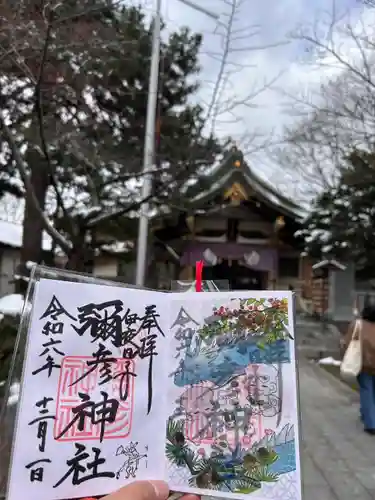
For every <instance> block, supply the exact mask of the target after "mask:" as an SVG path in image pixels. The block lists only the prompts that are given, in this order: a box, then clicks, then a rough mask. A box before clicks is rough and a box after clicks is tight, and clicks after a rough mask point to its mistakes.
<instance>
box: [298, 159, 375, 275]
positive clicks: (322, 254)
mask: <svg viewBox="0 0 375 500" xmlns="http://www.w3.org/2000/svg"><path fill="white" fill-rule="evenodd" d="M373 163H374V155H373V154H369V153H365V152H361V151H354V152H353V153H352V154H351V155H349V157H348V160H347V163H346V165H345V166H344V167H343V169H342V174H341V177H340V180H339V183H338V185H337V187H335V188H333V189H331V190H327V191H325V192H323V193H322V194H321V195H320V196H318V198H317V199H316V200H315V201H314V203H313V206H312V210H311V213H310V214H309V216H308V217H307V219H306V220H305V223H304V229H303V230H302V231H301V235H302V236H303V237H304V238H305V243H306V250H307V251H308V253H309V254H310V255H312V256H314V257H317V258H332V257H333V258H337V259H344V260H345V259H349V260H353V261H354V262H355V263H356V266H357V268H358V269H361V270H362V271H363V272H365V273H371V275H373V274H374V273H375V177H374V176H371V175H370V176H369V174H370V172H371V169H372V165H373ZM365 173H366V175H365Z"/></svg>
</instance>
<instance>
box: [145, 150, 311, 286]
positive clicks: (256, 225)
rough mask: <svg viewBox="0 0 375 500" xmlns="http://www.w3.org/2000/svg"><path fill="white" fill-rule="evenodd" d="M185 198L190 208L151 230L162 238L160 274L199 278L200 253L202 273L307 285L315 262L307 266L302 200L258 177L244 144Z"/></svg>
mask: <svg viewBox="0 0 375 500" xmlns="http://www.w3.org/2000/svg"><path fill="white" fill-rule="evenodd" d="M184 198H186V199H187V200H188V201H187V202H186V203H184V207H185V208H186V211H185V212H184V213H177V214H175V215H172V216H171V217H168V218H167V219H164V220H163V222H162V224H161V225H160V226H159V227H157V228H156V227H155V228H154V230H153V233H154V235H155V237H156V239H157V240H159V241H162V242H163V243H164V245H165V246H164V253H163V252H158V256H157V260H158V261H159V263H160V266H158V267H159V274H160V280H161V282H162V281H163V280H165V281H168V280H169V281H170V280H171V279H174V280H176V279H179V280H192V279H194V272H195V263H196V262H197V261H199V260H203V261H204V268H203V279H207V280H229V285H230V288H231V289H232V290H241V289H242V290H244V289H248V290H257V289H259V290H265V289H270V290H285V289H288V288H290V287H293V288H294V289H301V285H302V282H303V281H304V282H305V285H306V286H307V285H308V283H307V282H306V280H307V281H308V280H310V279H311V269H310V267H311V266H310V265H309V266H308V269H306V264H307V262H304V261H303V258H301V252H302V251H303V241H302V240H301V239H298V238H297V237H296V236H295V233H296V231H297V230H298V229H299V228H300V225H301V221H302V218H303V215H304V213H303V211H302V209H301V207H299V206H298V205H297V204H296V203H294V202H293V201H292V200H290V199H288V198H287V197H286V196H284V195H283V194H281V193H279V192H277V191H276V190H275V189H274V188H272V187H271V186H270V185H268V184H267V183H266V182H264V181H263V180H261V179H260V178H259V176H257V175H256V173H255V172H254V170H253V169H252V168H251V167H249V165H248V164H247V163H246V162H245V160H244V158H243V155H242V154H241V152H240V151H239V150H237V149H235V148H234V149H232V150H231V151H230V152H229V153H228V154H227V155H226V157H225V158H224V159H223V161H222V162H221V163H220V164H219V165H217V166H215V167H213V168H212V170H211V171H210V172H209V173H208V174H207V176H205V178H204V179H203V180H202V179H201V178H200V179H199V181H198V182H196V183H195V184H194V185H190V186H189V187H187V188H186V192H185V194H184ZM165 248H171V249H173V251H174V252H175V254H176V255H177V259H178V262H176V259H175V261H174V262H173V259H171V258H170V255H168V252H167V251H166V250H165ZM162 286H165V287H168V284H167V283H164V284H162Z"/></svg>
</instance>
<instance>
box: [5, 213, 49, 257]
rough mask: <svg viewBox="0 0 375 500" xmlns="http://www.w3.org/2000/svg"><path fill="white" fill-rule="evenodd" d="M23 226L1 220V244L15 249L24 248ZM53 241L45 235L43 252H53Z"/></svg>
mask: <svg viewBox="0 0 375 500" xmlns="http://www.w3.org/2000/svg"><path fill="white" fill-rule="evenodd" d="M22 233H23V227H22V224H19V223H17V222H9V221H5V220H0V243H2V244H3V245H9V246H11V247H14V248H21V246H22ZM51 248H52V241H51V238H50V236H49V235H48V234H46V233H44V234H43V250H46V251H48V250H51Z"/></svg>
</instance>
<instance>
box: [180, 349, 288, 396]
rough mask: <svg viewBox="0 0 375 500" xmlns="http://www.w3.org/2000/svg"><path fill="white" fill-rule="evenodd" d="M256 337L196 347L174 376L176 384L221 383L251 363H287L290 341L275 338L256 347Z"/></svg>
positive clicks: (243, 370) (241, 371)
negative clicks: (268, 343) (203, 347)
mask: <svg viewBox="0 0 375 500" xmlns="http://www.w3.org/2000/svg"><path fill="white" fill-rule="evenodd" d="M258 341H259V339H256V340H253V341H251V340H248V339H247V340H243V341H238V342H235V343H233V344H227V345H220V346H215V347H212V348H206V349H202V350H201V351H200V350H199V349H198V350H197V352H196V353H195V354H194V355H186V357H185V359H184V361H183V362H182V364H181V365H180V367H179V370H178V372H177V373H175V375H174V383H175V385H176V386H178V387H183V386H185V385H190V384H191V385H194V384H198V383H199V382H202V381H210V382H213V383H214V384H217V385H223V384H225V383H226V382H227V381H229V380H230V379H231V378H232V377H233V376H234V375H240V374H241V373H244V372H245V368H246V367H247V366H249V365H250V364H266V365H271V364H277V363H290V345H289V344H290V342H289V340H278V341H276V342H274V343H273V344H271V345H266V346H265V347H264V348H263V349H261V348H259V347H258V345H257V342H258Z"/></svg>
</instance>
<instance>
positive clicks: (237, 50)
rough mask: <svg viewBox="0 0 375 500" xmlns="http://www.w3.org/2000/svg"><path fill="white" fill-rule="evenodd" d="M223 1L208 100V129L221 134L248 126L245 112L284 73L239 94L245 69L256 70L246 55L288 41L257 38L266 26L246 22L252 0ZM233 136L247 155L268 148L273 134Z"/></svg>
mask: <svg viewBox="0 0 375 500" xmlns="http://www.w3.org/2000/svg"><path fill="white" fill-rule="evenodd" d="M221 3H222V10H221V12H220V21H219V22H218V24H217V27H216V29H215V32H214V34H215V35H216V39H217V49H216V50H214V51H212V50H210V51H207V52H206V55H207V56H208V57H209V59H210V60H211V61H212V62H213V63H214V64H215V66H216V75H215V78H214V79H212V80H206V81H205V85H206V86H207V87H208V88H209V89H210V91H209V92H208V97H207V100H206V102H205V103H204V106H205V118H206V123H207V130H208V131H209V132H211V133H212V134H221V133H222V131H223V130H227V129H228V128H229V129H230V128H231V126H233V125H236V126H238V125H239V124H242V125H245V120H244V114H246V113H247V112H248V111H249V109H254V108H255V107H256V106H257V104H256V100H257V98H259V97H260V96H261V94H262V93H264V92H266V91H267V90H268V89H270V88H271V87H272V86H273V85H274V84H275V83H276V82H277V80H278V79H279V78H280V76H281V74H282V73H277V74H275V75H274V77H273V78H271V79H270V80H267V81H254V82H253V83H249V88H248V90H247V92H246V94H243V95H238V92H237V90H236V84H237V82H238V81H239V80H240V79H241V78H243V72H244V71H246V70H247V69H249V68H253V69H254V74H255V73H256V66H255V65H253V64H252V63H251V62H249V63H248V64H247V65H246V64H244V62H243V57H244V56H245V55H247V56H249V60H250V59H251V54H252V53H254V54H256V53H258V52H259V51H263V50H268V49H272V48H276V47H279V46H280V45H282V44H285V43H288V42H286V41H285V40H280V41H277V42H275V43H270V44H259V43H256V42H255V41H254V40H255V39H256V38H257V37H258V36H259V35H260V34H261V33H262V26H260V25H256V24H251V23H246V22H244V19H246V18H247V16H248V12H247V7H248V6H250V1H249V0H221ZM244 128H246V127H244ZM232 139H233V140H234V141H235V142H236V144H237V145H238V147H239V148H241V150H242V152H243V153H244V154H245V155H250V154H251V153H254V152H256V151H259V150H262V149H264V148H265V146H266V145H267V144H268V143H269V142H270V137H269V135H267V134H265V133H264V131H261V130H259V129H258V130H251V131H249V130H245V131H244V132H243V133H241V134H238V135H237V134H235V135H232Z"/></svg>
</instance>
